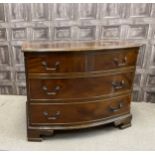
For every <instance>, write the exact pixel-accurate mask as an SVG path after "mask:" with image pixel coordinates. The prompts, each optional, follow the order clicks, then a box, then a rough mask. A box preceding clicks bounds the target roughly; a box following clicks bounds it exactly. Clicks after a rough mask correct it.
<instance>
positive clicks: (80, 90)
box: [22, 41, 141, 141]
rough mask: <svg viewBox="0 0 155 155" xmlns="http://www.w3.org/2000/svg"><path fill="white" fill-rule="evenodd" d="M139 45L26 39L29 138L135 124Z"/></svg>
mask: <svg viewBox="0 0 155 155" xmlns="http://www.w3.org/2000/svg"><path fill="white" fill-rule="evenodd" d="M140 46H141V45H140V44H136V43H133V42H127V41H111V42H110V41H109V42H105V41H100V42H70V43H69V42H63V43H62V42H60V43H59V42H54V43H50V42H46V43H40V42H32V43H28V42H26V43H24V44H23V45H22V51H23V52H24V56H25V70H26V83H27V137H28V140H29V141H41V140H42V137H41V135H51V134H53V131H54V130H67V129H68V130H69V129H79V128H87V127H93V126H98V125H103V124H107V123H114V125H115V126H119V127H120V128H126V127H129V126H131V118H132V116H131V113H130V102H131V93H132V87H133V79H134V74H135V66H136V60H137V55H138V51H139V47H140Z"/></svg>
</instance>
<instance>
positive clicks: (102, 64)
mask: <svg viewBox="0 0 155 155" xmlns="http://www.w3.org/2000/svg"><path fill="white" fill-rule="evenodd" d="M137 54H138V49H136V48H131V49H130V50H129V49H118V50H104V52H102V50H101V51H96V52H89V53H88V52H81V53H79V52H78V53H77V52H71V53H68V52H67V53H65V52H64V53H61V54H58V53H52V52H50V53H49V54H48V56H47V55H46V54H45V53H44V52H42V53H39V54H35V53H26V52H25V55H26V61H27V64H28V72H29V73H65V72H86V71H87V72H88V71H100V70H108V69H115V68H123V67H128V66H135V63H136V60H137Z"/></svg>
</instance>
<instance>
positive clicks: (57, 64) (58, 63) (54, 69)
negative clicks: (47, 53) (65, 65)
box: [41, 61, 60, 71]
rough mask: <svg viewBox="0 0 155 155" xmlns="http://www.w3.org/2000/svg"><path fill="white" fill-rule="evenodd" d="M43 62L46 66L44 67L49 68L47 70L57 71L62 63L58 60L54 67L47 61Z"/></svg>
mask: <svg viewBox="0 0 155 155" xmlns="http://www.w3.org/2000/svg"><path fill="white" fill-rule="evenodd" d="M41 64H42V65H43V66H44V68H45V69H46V70H47V71H56V70H57V69H58V67H59V65H60V62H59V61H56V62H55V64H54V65H53V66H54V67H48V64H47V62H46V61H42V62H41Z"/></svg>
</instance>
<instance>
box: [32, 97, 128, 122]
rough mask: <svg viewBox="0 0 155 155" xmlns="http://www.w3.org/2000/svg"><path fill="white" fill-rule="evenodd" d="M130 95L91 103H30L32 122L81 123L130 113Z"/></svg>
mask: <svg viewBox="0 0 155 155" xmlns="http://www.w3.org/2000/svg"><path fill="white" fill-rule="evenodd" d="M129 109H130V95H129V96H123V97H117V98H113V99H110V100H106V101H96V102H90V103H76V104H61V105H60V104H59V105H49V104H48V105H46V104H44V105H43V104H41V105H33V104H31V105H30V109H29V116H30V123H31V124H33V125H35V124H36V125H37V124H38V125H45V124H47V125H48V124H49V125H50V124H63V123H78V122H79V123H80V122H85V121H93V120H98V119H102V118H107V117H111V116H115V115H119V114H124V113H128V112H129Z"/></svg>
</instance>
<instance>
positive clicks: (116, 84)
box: [112, 80, 125, 90]
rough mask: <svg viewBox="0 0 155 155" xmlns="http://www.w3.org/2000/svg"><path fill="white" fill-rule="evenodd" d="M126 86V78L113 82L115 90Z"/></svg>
mask: <svg viewBox="0 0 155 155" xmlns="http://www.w3.org/2000/svg"><path fill="white" fill-rule="evenodd" d="M124 86H125V82H124V80H121V81H114V82H112V87H113V88H114V90H119V89H122V88H124Z"/></svg>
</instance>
